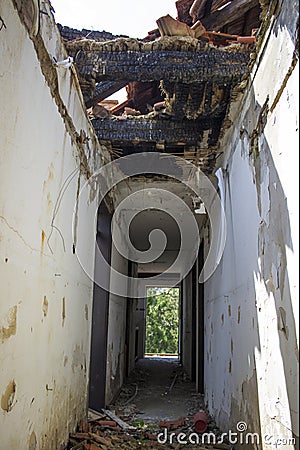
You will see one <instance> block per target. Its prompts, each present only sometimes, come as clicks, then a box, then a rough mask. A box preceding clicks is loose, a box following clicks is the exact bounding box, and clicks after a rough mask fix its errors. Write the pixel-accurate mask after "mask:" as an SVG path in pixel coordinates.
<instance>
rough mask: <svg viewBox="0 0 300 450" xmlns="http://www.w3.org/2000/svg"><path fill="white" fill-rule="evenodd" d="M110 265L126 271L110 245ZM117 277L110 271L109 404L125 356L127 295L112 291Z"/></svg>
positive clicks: (121, 376)
mask: <svg viewBox="0 0 300 450" xmlns="http://www.w3.org/2000/svg"><path fill="white" fill-rule="evenodd" d="M111 266H112V267H113V268H114V269H115V270H116V271H118V272H119V273H122V274H124V275H127V272H128V261H127V259H125V258H124V257H123V256H122V255H121V254H120V253H119V252H118V251H117V250H116V248H115V246H114V245H113V247H112V254H111ZM117 279H118V277H117V275H115V274H114V272H111V278H110V286H111V292H110V294H109V310H108V335H107V366H106V394H105V397H106V400H105V402H106V404H107V405H109V404H110V403H111V402H112V401H113V400H114V399H115V397H116V396H117V394H118V393H119V390H120V389H121V386H122V384H123V383H124V380H125V376H126V373H125V358H126V346H125V343H126V342H125V339H126V310H127V296H126V295H125V296H124V297H123V296H122V297H121V296H119V295H116V294H114V293H113V286H114V283H117V284H118V287H120V282H119V281H117ZM124 292H125V293H126V292H127V283H126V282H125V284H124Z"/></svg>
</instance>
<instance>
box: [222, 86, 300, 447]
mask: <svg viewBox="0 0 300 450" xmlns="http://www.w3.org/2000/svg"><path fill="white" fill-rule="evenodd" d="M252 102H253V105H252V107H251V106H250V108H249V110H250V111H252V114H253V112H255V115H253V116H252V117H251V118H250V122H252V123H255V122H254V120H253V118H254V117H255V116H256V117H257V112H259V115H258V122H257V125H256V127H255V129H254V130H253V131H251V132H250V130H248V131H246V132H245V129H243V133H244V132H245V134H246V135H247V136H246V137H245V136H244V135H243V133H242V136H241V138H242V140H243V151H244V153H245V154H246V155H248V158H249V161H250V166H251V169H252V170H253V176H254V183H255V187H256V190H257V208H258V212H259V216H260V225H259V232H258V242H257V245H258V261H257V264H255V267H253V274H254V279H253V286H252V287H251V291H252V290H253V293H254V298H255V300H256V304H257V305H258V307H257V309H256V312H255V321H256V323H257V327H258V333H259V331H261V336H258V344H259V345H257V350H258V352H260V353H261V348H262V347H263V348H264V352H267V354H268V356H269V358H272V348H274V350H275V346H276V345H277V342H279V346H280V353H281V360H282V361H270V362H271V365H272V363H273V368H274V367H275V368H276V367H278V368H280V367H281V362H282V365H283V369H284V376H285V386H282V393H284V390H285V389H286V392H287V397H288V402H289V413H290V416H291V423H292V430H291V431H292V432H293V436H294V438H295V439H296V446H295V447H296V448H298V447H299V441H298V439H299V438H298V435H299V429H298V400H297V399H298V394H297V392H298V390H297V374H298V346H297V336H296V323H295V317H294V310H293V304H292V295H291V289H290V281H289V274H288V266H287V249H290V250H291V251H292V252H293V251H294V249H293V242H292V236H291V226H290V219H289V216H290V211H289V208H288V202H287V198H286V195H285V193H284V190H283V186H282V184H281V180H280V178H279V174H278V172H277V169H276V166H275V163H274V159H273V156H272V153H271V150H270V145H269V143H268V141H267V138H266V136H265V134H264V127H265V125H266V122H267V114H268V111H269V109H268V103H267V101H266V103H265V104H264V105H263V106H262V107H260V106H259V105H258V104H257V103H256V101H255V94H254V92H253V93H252ZM250 114H251V113H250ZM247 118H249V117H247ZM245 122H246V120H245ZM283 150H284V149H283ZM286 164H287V163H286ZM228 186H229V185H228ZM231 214H232V213H231ZM233 242H234V241H233ZM289 269H291V268H289ZM257 282H258V283H261V285H263V286H264V288H265V293H264V294H265V298H262V295H263V294H262V293H261V292H258V291H257V287H256V286H255V285H257ZM251 291H250V292H251ZM266 296H267V298H266ZM266 300H267V303H265V301H266ZM270 302H273V304H271V303H270ZM264 308H267V309H268V311H270V310H271V311H272V310H273V311H274V310H276V315H277V333H278V341H277V342H276V341H275V340H274V341H270V339H272V337H273V338H274V336H275V335H276V334H275V335H274V326H276V324H274V323H272V318H271V317H267V320H266V317H264V318H263V319H261V317H259V315H260V313H261V311H262V309H264ZM262 314H263V312H262ZM262 317H263V316H262ZM268 320H269V323H268ZM260 323H261V326H260V328H259V324H260ZM270 329H271V331H270V332H269V331H268V330H270ZM272 333H273V334H272ZM252 344H253V342H252ZM272 346H273V347H272ZM268 364H269V361H267V364H266V365H264V367H263V370H264V371H265V373H264V374H263V376H264V377H266V378H268V370H270V368H268V367H267V366H268ZM269 374H270V372H269ZM274 375H275V376H274ZM273 377H274V378H273V379H275V380H276V374H274V373H273ZM260 382H261V381H260V380H259V379H258V378H257V380H256V382H254V381H253V380H252V388H251V392H248V394H250V395H251V396H252V395H253V392H254V391H255V390H256V394H258V392H259V389H258V391H257V388H258V385H259V383H260ZM263 382H264V381H263ZM279 383H280V382H279V380H278V392H280V390H279V389H281V386H279ZM254 385H256V389H255V386H254ZM245 387H246V386H245V385H243V389H244V388H245ZM270 391H271V392H272V386H270ZM274 392H275V391H274ZM245 394H246V395H245ZM274 395H275V394H274ZM279 395H280V394H279ZM244 396H245V397H246V398H247V397H248V398H250V400H251V397H249V396H248V395H247V393H246V392H243V397H244ZM257 399H258V395H257ZM275 400H277V403H278V405H277V404H275ZM262 401H264V400H263V399H261V398H260V405H261V406H262ZM268 401H269V404H267V405H266V404H265V405H264V406H266V407H267V410H268V411H273V412H274V414H271V415H270V416H269V420H270V421H271V422H272V421H275V422H278V424H280V425H279V426H280V427H281V426H283V428H285V427H287V426H286V424H285V423H286V422H288V419H289V418H288V412H285V414H282V413H283V410H282V408H281V405H280V398H276V399H275V398H266V400H265V403H268ZM273 401H274V404H271V403H272V402H273ZM277 406H278V407H277ZM257 408H258V410H259V403H258V402H257ZM281 414H282V416H281ZM261 417H263V420H264V421H266V420H268V419H267V418H266V417H265V413H264V414H263V415H262V416H261ZM266 426H267V428H268V425H266V422H265V423H264V425H263V429H264V430H265V429H266V428H265V427H266ZM277 429H278V428H277ZM243 448H244V447H243Z"/></svg>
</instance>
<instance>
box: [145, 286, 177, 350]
mask: <svg viewBox="0 0 300 450" xmlns="http://www.w3.org/2000/svg"><path fill="white" fill-rule="evenodd" d="M179 297H180V292H179V288H162V287H148V288H147V306H146V308H147V309H146V356H152V355H153V356H154V355H159V356H178V346H179V344H178V336H179Z"/></svg>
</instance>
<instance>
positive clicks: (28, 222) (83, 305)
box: [0, 1, 98, 450]
mask: <svg viewBox="0 0 300 450" xmlns="http://www.w3.org/2000/svg"><path fill="white" fill-rule="evenodd" d="M43 9H46V11H48V14H49V15H48V16H47V15H44V14H40V17H41V20H42V23H41V28H40V34H39V35H38V40H36V41H35V43H36V45H39V46H40V47H39V48H40V49H41V48H42V47H43V46H44V47H45V48H46V49H48V51H49V52H50V54H51V55H52V54H53V55H56V57H57V58H58V59H63V58H64V57H66V54H65V53H64V50H63V47H62V45H61V41H60V37H59V35H58V32H57V29H56V28H55V27H54V26H53V20H52V18H51V13H50V10H49V5H48V3H46V2H44V4H43ZM0 16H1V18H2V19H3V20H4V22H5V25H6V27H5V28H3V29H2V31H1V39H0V54H1V68H0V86H1V110H0V124H1V132H0V180H1V190H0V264H1V272H0V278H1V302H0V361H1V362H0V398H1V408H0V436H1V439H0V448H1V450H2V449H3V450H7V449H12V450H22V449H28V448H30V449H31V450H34V449H39V450H43V449H44V450H58V449H59V448H63V444H64V443H65V442H66V441H67V439H68V434H69V432H71V431H73V430H74V428H75V426H76V425H77V423H78V422H79V421H80V420H82V419H84V418H85V414H86V406H87V405H86V401H87V397H86V396H87V383H88V371H89V345H90V344H89V342H90V314H91V301H92V282H91V281H90V280H89V279H88V277H87V276H86V275H85V273H84V271H83V270H82V269H81V267H80V265H79V263H78V261H77V258H76V255H75V254H73V244H74V241H73V238H72V215H73V209H74V206H75V202H76V196H77V194H76V193H77V188H78V178H79V171H78V167H79V161H80V160H81V162H82V163H83V166H84V167H85V169H87V164H86V161H85V158H84V156H83V155H84V153H85V155H88V153H90V154H89V155H88V156H89V157H90V159H89V164H90V168H91V169H92V165H93V164H98V156H97V155H96V150H97V147H96V145H97V143H96V140H95V138H94V136H93V134H91V127H90V124H89V122H88V120H87V119H86V115H85V113H84V109H83V104H82V98H81V94H80V93H79V90H78V88H77V86H78V81H77V79H76V77H75V76H74V74H73V73H72V72H71V70H70V69H68V70H65V69H55V68H54V69H53V67H52V66H51V65H49V64H48V65H47V60H46V61H44V62H43V63H42V65H41V63H40V61H39V59H38V57H37V53H36V50H35V48H34V45H33V41H32V40H30V38H29V36H28V32H27V30H26V29H25V27H24V26H23V24H22V23H21V21H20V18H19V16H18V13H17V11H16V10H15V9H14V7H13V3H12V2H11V1H5V2H1V4H0ZM46 66H47V67H46ZM42 68H43V70H44V71H45V73H46V71H47V70H48V69H49V70H48V72H47V75H48V76H51V75H53V74H56V75H57V80H56V81H57V89H56V101H55V100H54V99H53V97H52V95H51V93H50V88H49V84H48V83H49V79H47V80H46V79H45V77H44V75H43V73H42V70H41V69H42ZM47 68H48V69H47ZM53 70H54V72H53ZM47 75H46V76H47ZM53 80H54V82H56V81H55V77H54V78H53V79H52V81H53ZM56 102H59V104H60V107H61V112H62V111H65V113H66V115H65V118H64V120H63V118H62V116H61V114H60V113H59V111H58V106H57V103H56ZM64 108H65V109H64ZM66 117H67V119H66ZM66 120H68V126H67V125H66ZM72 127H73V128H72ZM67 130H68V131H67ZM80 130H84V132H85V133H86V135H87V136H89V137H90V138H91V140H90V141H89V146H90V149H88V148H87V146H86V145H82V146H81V147H80V146H79V145H78V144H77V145H76V142H75V141H76V136H78V134H79V133H80ZM70 134H72V138H73V139H72V140H71V136H70ZM81 150H82V151H83V154H81V156H79V151H81ZM80 180H81V183H83V182H84V177H83V176H81V177H80ZM80 202H82V205H81V208H82V210H83V211H84V210H85V223H84V224H81V230H83V231H84V232H85V247H84V250H85V252H86V254H87V255H88V258H87V259H88V260H89V261H90V264H91V267H90V270H91V273H93V267H92V266H93V261H94V236H95V232H94V230H93V224H94V215H95V212H96V204H95V202H92V201H91V199H90V198H89V197H88V194H86V195H84V196H83V197H81V198H80Z"/></svg>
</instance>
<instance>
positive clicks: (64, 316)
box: [61, 297, 66, 326]
mask: <svg viewBox="0 0 300 450" xmlns="http://www.w3.org/2000/svg"><path fill="white" fill-rule="evenodd" d="M61 319H62V323H61V324H62V326H64V324H65V319H66V298H65V297H63V298H62V310H61Z"/></svg>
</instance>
